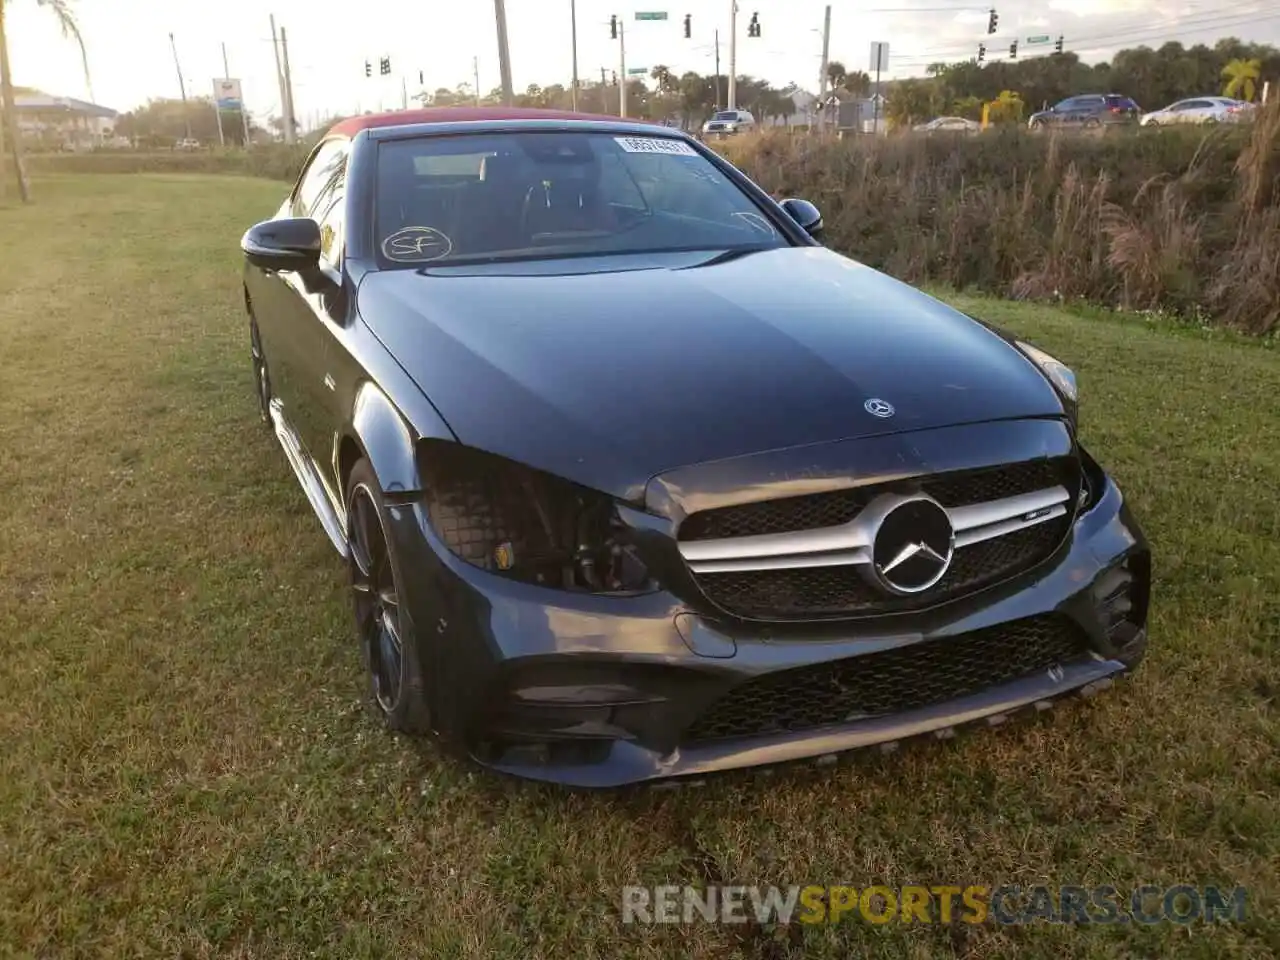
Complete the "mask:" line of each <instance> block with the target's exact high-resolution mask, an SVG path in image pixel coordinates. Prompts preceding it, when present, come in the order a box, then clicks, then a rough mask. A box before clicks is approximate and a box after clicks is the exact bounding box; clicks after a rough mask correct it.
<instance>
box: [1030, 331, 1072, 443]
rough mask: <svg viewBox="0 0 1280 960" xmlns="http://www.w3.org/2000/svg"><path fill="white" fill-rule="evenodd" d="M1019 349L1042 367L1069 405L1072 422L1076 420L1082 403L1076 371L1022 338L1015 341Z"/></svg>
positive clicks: (1065, 402)
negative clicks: (1024, 341)
mask: <svg viewBox="0 0 1280 960" xmlns="http://www.w3.org/2000/svg"><path fill="white" fill-rule="evenodd" d="M1014 342H1015V343H1016V344H1017V347H1018V349H1019V350H1021V351H1022V352H1023V354H1025V355H1026V358H1027V359H1028V360H1030V361H1031V362H1032V363H1034V364H1035V365H1036V366H1037V367H1039V368H1040V372H1041V373H1043V374H1044V375H1045V377H1046V378H1047V379H1048V381H1049V382H1050V383H1051V384H1053V387H1054V389H1055V390H1057V391H1058V395H1059V396H1060V397H1062V400H1063V404H1064V405H1065V406H1066V407H1067V412H1068V414H1069V415H1070V417H1071V422H1072V423H1075V422H1076V416H1077V411H1078V408H1079V403H1080V392H1079V388H1078V387H1077V386H1076V375H1075V372H1074V371H1073V370H1072V369H1071V368H1070V367H1068V366H1067V365H1066V364H1065V363H1063V362H1062V361H1060V360H1057V359H1055V358H1054V357H1051V356H1050V355H1049V354H1047V353H1045V352H1044V351H1043V350H1040V349H1038V348H1036V347H1033V346H1031V344H1029V343H1023V342H1022V341H1021V340H1016V341H1014Z"/></svg>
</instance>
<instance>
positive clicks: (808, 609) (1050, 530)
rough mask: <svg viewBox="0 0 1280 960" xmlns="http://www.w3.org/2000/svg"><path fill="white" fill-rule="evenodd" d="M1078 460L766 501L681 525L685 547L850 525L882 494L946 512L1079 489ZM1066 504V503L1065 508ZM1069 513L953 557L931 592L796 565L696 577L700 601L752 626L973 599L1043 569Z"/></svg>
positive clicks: (859, 573)
mask: <svg viewBox="0 0 1280 960" xmlns="http://www.w3.org/2000/svg"><path fill="white" fill-rule="evenodd" d="M1079 475H1080V472H1079V465H1078V462H1077V461H1076V460H1075V459H1074V458H1068V457H1061V458H1057V459H1052V460H1033V461H1027V462H1025V463H1017V464H1009V465H1006V466H1002V467H992V468H986V469H982V470H970V471H964V472H955V473H944V474H935V475H932V476H928V477H922V478H919V479H916V480H914V481H907V482H904V483H899V484H887V485H881V486H876V487H860V488H854V489H847V490H836V491H832V492H829V493H816V494H806V495H805V496H801V497H786V498H783V499H778V500H765V501H761V502H758V503H751V504H744V505H742V506H736V507H724V508H720V509H717V510H706V511H703V512H700V513H695V514H693V515H692V516H690V517H689V518H688V519H686V520H685V521H684V523H683V524H681V526H680V531H679V539H680V540H681V541H691V540H708V539H721V538H726V539H727V538H734V537H746V536H753V535H756V534H768V533H784V532H791V531H799V530H814V529H818V528H820V527H833V526H838V525H840V524H844V523H848V522H849V521H851V520H853V519H854V518H855V517H856V516H857V515H858V513H859V512H860V511H861V510H862V509H863V508H864V507H866V505H867V504H868V503H870V502H871V500H872V499H873V498H874V497H875V496H877V495H878V494H880V493H883V492H884V491H885V490H889V489H892V490H902V491H907V490H922V491H923V492H925V493H927V494H928V495H929V496H931V497H933V498H934V499H935V500H937V501H938V502H939V503H940V504H942V505H943V506H944V507H959V506H966V505H968V504H974V503H983V502H985V501H989V500H1001V499H1005V498H1007V497H1014V496H1017V495H1019V494H1024V493H1031V492H1034V491H1037V490H1044V489H1046V488H1049V487H1054V486H1058V485H1062V486H1065V487H1066V488H1067V491H1068V492H1069V494H1070V496H1071V498H1072V499H1074V497H1075V495H1076V492H1077V491H1078V489H1079V483H1080V480H1079ZM1070 502H1071V501H1070V500H1069V501H1068V503H1070ZM1070 525H1071V514H1070V513H1068V514H1067V515H1066V516H1063V517H1061V518H1058V519H1055V520H1050V521H1046V522H1043V523H1039V524H1036V525H1035V526H1032V527H1027V528H1026V529H1023V530H1019V531H1017V532H1015V533H1011V534H1007V535H1005V536H1002V537H995V538H993V539H990V540H984V541H981V542H979V543H975V544H972V545H970V546H967V547H961V548H959V549H957V550H956V552H955V556H954V557H953V559H952V562H951V566H950V568H949V569H948V570H947V573H946V575H945V576H944V577H943V578H942V580H940V581H939V582H938V584H937V585H936V586H934V587H933V588H932V589H930V590H927V591H925V592H924V593H921V594H913V595H910V596H892V595H889V594H887V593H885V592H884V591H882V590H880V589H878V588H876V587H874V586H872V585H871V584H870V583H868V582H867V581H866V579H865V578H864V576H863V570H862V569H861V568H860V567H859V566H857V565H847V566H835V567H793V568H789V569H782V570H750V571H740V572H734V573H699V574H694V580H695V581H696V582H697V584H698V586H699V588H700V589H701V590H702V592H703V594H704V595H705V596H706V597H707V599H708V600H710V601H711V602H712V603H714V604H715V605H716V606H718V607H719V608H720V609H721V610H724V611H725V612H726V613H729V614H732V615H733V616H737V617H743V618H745V619H752V620H797V619H815V618H816V619H824V618H825V619H831V618H838V617H865V616H877V615H880V614H889V613H901V612H905V611H909V610H919V609H921V608H923V607H929V606H933V605H935V604H938V603H942V602H944V601H946V600H951V599H955V598H956V597H959V596H963V595H965V594H970V593H974V592H976V591H978V590H981V589H984V588H986V587H989V586H993V585H994V584H997V583H1000V582H1001V581H1004V580H1007V579H1009V578H1010V577H1012V576H1015V575H1017V574H1019V573H1022V572H1023V571H1026V570H1029V569H1031V568H1032V567H1035V566H1037V565H1038V564H1040V563H1043V562H1044V561H1045V560H1047V559H1048V558H1049V556H1050V555H1052V553H1053V552H1054V550H1055V549H1057V547H1058V545H1059V544H1061V543H1062V541H1063V539H1064V538H1065V537H1066V535H1067V531H1068V530H1069V529H1070Z"/></svg>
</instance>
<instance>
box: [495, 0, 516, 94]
mask: <svg viewBox="0 0 1280 960" xmlns="http://www.w3.org/2000/svg"><path fill="white" fill-rule="evenodd" d="M493 17H494V19H495V20H496V21H497V24H498V73H499V75H500V76H501V77H502V102H503V104H505V105H506V106H508V107H509V106H511V105H512V102H513V101H514V100H515V94H514V93H513V92H512V90H511V53H510V51H509V49H508V48H507V7H506V4H505V3H504V2H503V0H493Z"/></svg>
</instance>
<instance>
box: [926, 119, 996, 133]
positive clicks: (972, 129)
mask: <svg viewBox="0 0 1280 960" xmlns="http://www.w3.org/2000/svg"><path fill="white" fill-rule="evenodd" d="M911 129H912V130H914V131H916V132H917V133H935V132H943V133H977V132H978V131H980V130H981V129H982V124H980V123H977V122H976V121H973V120H966V119H965V118H964V117H935V118H934V119H933V120H930V121H929V122H928V123H920V124H917V125H916V126H914V127H912V128H911Z"/></svg>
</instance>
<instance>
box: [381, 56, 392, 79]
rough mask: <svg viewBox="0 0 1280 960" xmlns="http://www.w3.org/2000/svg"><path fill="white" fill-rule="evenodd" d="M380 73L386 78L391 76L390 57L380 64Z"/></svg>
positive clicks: (383, 59)
mask: <svg viewBox="0 0 1280 960" xmlns="http://www.w3.org/2000/svg"><path fill="white" fill-rule="evenodd" d="M379 72H380V73H381V74H382V75H383V76H384V77H389V76H391V58H390V57H383V58H382V62H381V63H380V64H379Z"/></svg>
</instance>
